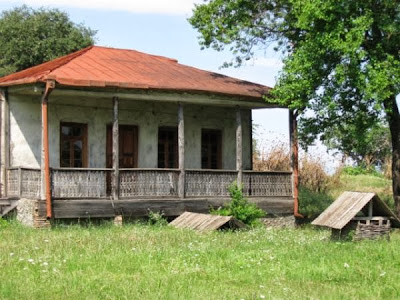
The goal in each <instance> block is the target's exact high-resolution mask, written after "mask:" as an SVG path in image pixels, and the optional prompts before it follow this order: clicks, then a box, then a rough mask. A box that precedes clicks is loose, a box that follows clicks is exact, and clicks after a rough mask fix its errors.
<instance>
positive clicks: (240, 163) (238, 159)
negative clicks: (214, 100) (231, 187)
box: [236, 106, 243, 187]
mask: <svg viewBox="0 0 400 300" xmlns="http://www.w3.org/2000/svg"><path fill="white" fill-rule="evenodd" d="M242 147H243V145H242V112H241V110H240V107H239V106H237V107H236V170H237V172H238V174H237V184H238V186H239V187H241V186H242V182H243V157H242V151H243V150H242Z"/></svg>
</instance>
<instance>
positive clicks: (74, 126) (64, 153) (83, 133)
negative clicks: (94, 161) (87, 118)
mask: <svg viewBox="0 0 400 300" xmlns="http://www.w3.org/2000/svg"><path fill="white" fill-rule="evenodd" d="M60 166H61V167H64V168H68V167H69V168H86V167H87V124H80V123H61V124H60Z"/></svg>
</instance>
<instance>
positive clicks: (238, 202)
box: [211, 182, 265, 226]
mask: <svg viewBox="0 0 400 300" xmlns="http://www.w3.org/2000/svg"><path fill="white" fill-rule="evenodd" d="M229 195H230V197H231V201H230V202H229V203H228V204H227V205H225V206H224V207H222V208H219V209H217V210H212V211H211V213H213V214H218V215H221V216H232V217H234V218H236V219H237V220H239V221H242V222H243V223H244V224H247V225H251V226H254V225H257V223H258V218H262V217H264V216H265V212H264V211H263V210H262V209H260V208H258V207H257V206H256V205H255V204H254V203H249V202H248V200H247V199H246V198H244V197H243V192H242V188H241V187H239V186H238V184H237V183H236V182H234V183H232V184H231V185H230V186H229Z"/></svg>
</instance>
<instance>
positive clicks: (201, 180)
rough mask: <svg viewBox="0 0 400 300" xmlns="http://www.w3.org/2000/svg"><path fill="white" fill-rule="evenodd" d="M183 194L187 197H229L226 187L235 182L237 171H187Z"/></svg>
mask: <svg viewBox="0 0 400 300" xmlns="http://www.w3.org/2000/svg"><path fill="white" fill-rule="evenodd" d="M185 174H186V178H185V193H186V196H188V197H196V196H210V197H213V196H229V193H228V187H229V185H230V184H232V182H234V181H235V180H237V171H230V170H187V171H186V172H185Z"/></svg>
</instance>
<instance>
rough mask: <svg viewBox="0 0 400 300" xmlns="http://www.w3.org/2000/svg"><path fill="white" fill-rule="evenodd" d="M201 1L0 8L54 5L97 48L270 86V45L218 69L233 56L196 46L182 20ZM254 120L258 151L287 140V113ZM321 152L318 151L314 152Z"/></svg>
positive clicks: (277, 66)
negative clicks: (89, 32) (92, 35)
mask: <svg viewBox="0 0 400 300" xmlns="http://www.w3.org/2000/svg"><path fill="white" fill-rule="evenodd" d="M201 2H202V0H196V1H193V0H168V1H167V0H145V1H143V0H113V1H110V0H40V1H35V0H23V1H4V0H0V11H3V10H9V9H12V8H14V7H16V6H20V5H22V4H26V5H28V6H31V7H33V8H38V7H42V6H43V7H46V8H59V9H61V10H63V11H65V12H67V13H68V15H69V17H70V19H71V20H72V21H74V22H75V23H83V24H84V25H85V26H88V27H90V28H92V29H94V30H97V40H96V44H97V45H99V46H106V47H114V48H123V49H135V50H138V51H142V52H146V53H149V54H156V55H162V56H166V57H170V58H174V59H177V60H178V61H179V63H181V64H185V65H190V66H193V67H197V68H200V69H203V70H208V71H213V72H217V73H222V74H225V75H228V76H232V77H236V78H240V79H244V80H248V81H252V82H256V83H260V84H264V85H267V86H270V87H273V86H274V85H275V82H276V77H277V76H278V73H279V71H280V70H281V68H282V62H281V55H280V54H279V53H276V52H274V50H273V49H272V48H273V47H272V46H270V47H267V48H265V49H258V50H257V52H256V56H255V58H254V59H253V60H250V61H249V62H248V63H247V65H246V66H243V67H240V68H224V69H221V68H220V67H221V65H222V64H223V62H225V61H229V60H231V59H232V58H233V55H232V54H231V53H230V52H228V51H225V52H217V51H215V50H212V49H206V50H200V45H199V43H198V36H199V34H198V32H197V31H196V30H195V29H193V28H192V27H191V25H190V24H189V23H188V21H187V18H189V17H190V16H191V15H192V9H193V8H194V5H195V3H201ZM253 123H254V124H257V125H258V126H257V130H256V135H255V137H256V138H257V139H258V142H259V143H258V144H259V146H260V150H266V149H267V148H269V147H271V145H276V144H277V143H288V142H289V129H288V111H287V110H286V109H260V110H254V111H253ZM319 152H321V153H323V152H324V151H319Z"/></svg>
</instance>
